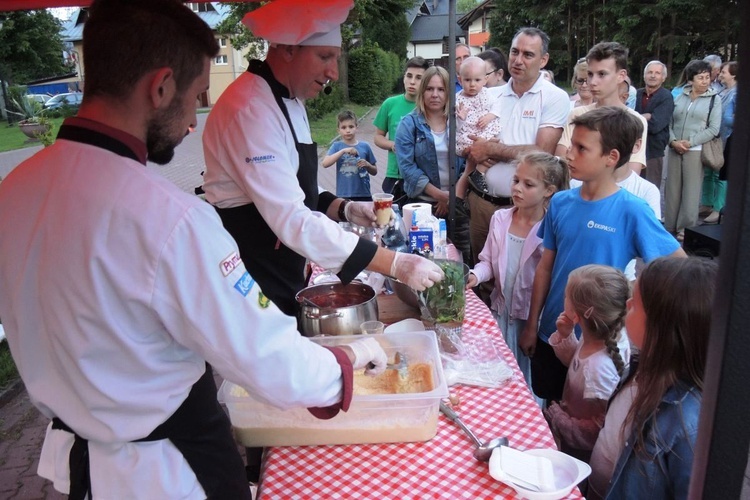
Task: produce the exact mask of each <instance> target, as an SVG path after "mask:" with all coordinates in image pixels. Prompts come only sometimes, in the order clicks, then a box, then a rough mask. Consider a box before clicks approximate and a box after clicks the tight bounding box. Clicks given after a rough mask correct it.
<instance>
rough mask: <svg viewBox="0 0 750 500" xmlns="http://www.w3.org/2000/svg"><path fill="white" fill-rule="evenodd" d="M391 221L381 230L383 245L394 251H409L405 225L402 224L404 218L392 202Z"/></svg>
mask: <svg viewBox="0 0 750 500" xmlns="http://www.w3.org/2000/svg"><path fill="white" fill-rule="evenodd" d="M392 210H393V222H392V224H389V225H387V226H385V230H384V231H383V237H382V238H381V241H382V242H383V246H385V247H386V248H388V249H389V250H393V251H394V252H404V253H409V244H408V243H407V240H406V235H407V234H408V233H407V232H406V226H405V225H404V219H403V218H402V217H401V210H399V207H398V205H397V204H395V203H394V204H393V206H392Z"/></svg>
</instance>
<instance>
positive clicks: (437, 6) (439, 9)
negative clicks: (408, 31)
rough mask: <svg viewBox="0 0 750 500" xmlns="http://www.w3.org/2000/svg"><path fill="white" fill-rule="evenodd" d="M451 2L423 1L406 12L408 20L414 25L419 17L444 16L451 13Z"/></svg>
mask: <svg viewBox="0 0 750 500" xmlns="http://www.w3.org/2000/svg"><path fill="white" fill-rule="evenodd" d="M449 8H450V3H449V0H422V1H421V2H417V3H416V4H415V5H414V7H412V8H411V9H409V10H408V11H406V20H407V21H408V22H409V26H411V25H412V23H413V22H414V20H415V19H416V18H417V17H418V16H433V15H435V16H442V15H446V14H448V12H449V10H448V9H449Z"/></svg>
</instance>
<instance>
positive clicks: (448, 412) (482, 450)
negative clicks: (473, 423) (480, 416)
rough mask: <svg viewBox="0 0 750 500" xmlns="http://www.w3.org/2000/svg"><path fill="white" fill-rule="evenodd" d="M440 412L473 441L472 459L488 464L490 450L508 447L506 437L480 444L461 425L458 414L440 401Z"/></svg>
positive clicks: (464, 425)
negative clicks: (474, 446) (474, 447)
mask: <svg viewBox="0 0 750 500" xmlns="http://www.w3.org/2000/svg"><path fill="white" fill-rule="evenodd" d="M440 411H441V412H442V414H443V415H445V416H446V417H448V420H450V421H451V422H453V423H454V424H456V425H457V426H459V427H460V428H461V430H463V431H464V432H465V433H466V435H468V436H469V437H470V438H471V440H472V441H474V444H475V445H476V446H477V447H476V449H475V450H474V458H476V459H477V460H479V461H480V462H489V460H490V456H492V450H494V449H495V448H499V447H501V446H508V438H506V437H501V438H495V439H493V440H491V441H489V442H487V443H482V441H481V440H480V439H479V438H478V437H477V436H476V435H475V434H474V433H473V432H471V429H469V428H468V427H466V424H464V423H463V421H462V420H461V418H460V417H459V416H458V413H456V412H455V411H454V410H453V408H451V407H450V406H448V405H447V404H445V403H444V402H442V401H441V402H440Z"/></svg>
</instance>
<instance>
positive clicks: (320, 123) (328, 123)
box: [310, 103, 372, 147]
mask: <svg viewBox="0 0 750 500" xmlns="http://www.w3.org/2000/svg"><path fill="white" fill-rule="evenodd" d="M370 108H372V106H363V105H360V104H354V103H348V104H344V105H343V106H342V107H341V109H339V110H337V111H332V112H330V113H328V114H327V115H325V116H323V118H321V119H320V120H315V121H311V122H310V131H311V132H312V138H313V141H315V142H317V143H318V146H321V147H326V146H328V144H329V143H330V142H331V141H332V140H334V139H335V138H336V136H337V135H339V133H338V123H337V122H336V116H337V115H338V114H339V113H340V112H342V111H344V110H346V109H348V110H350V111H353V112H354V114H355V115H357V119H360V118H362V116H363V115H364V114H365V113H367V111H369V110H370Z"/></svg>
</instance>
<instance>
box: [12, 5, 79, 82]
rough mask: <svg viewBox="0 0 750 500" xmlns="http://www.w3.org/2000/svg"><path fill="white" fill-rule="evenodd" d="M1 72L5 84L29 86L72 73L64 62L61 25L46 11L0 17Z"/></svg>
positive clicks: (32, 11) (22, 12) (14, 13)
mask: <svg viewBox="0 0 750 500" xmlns="http://www.w3.org/2000/svg"><path fill="white" fill-rule="evenodd" d="M0 20H1V21H2V29H0V71H1V73H0V74H2V75H3V77H4V79H5V80H6V81H9V82H11V83H15V84H22V83H27V82H29V81H33V80H37V79H39V78H45V77H50V76H58V75H62V74H65V73H67V72H69V71H70V70H71V69H72V68H71V67H69V66H66V65H65V63H64V62H63V57H62V54H63V50H64V46H63V42H62V39H61V38H60V29H61V27H62V25H61V23H60V21H59V20H58V19H56V18H55V17H54V16H53V15H52V14H50V13H49V12H48V11H46V10H31V11H17V12H10V13H3V14H0Z"/></svg>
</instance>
